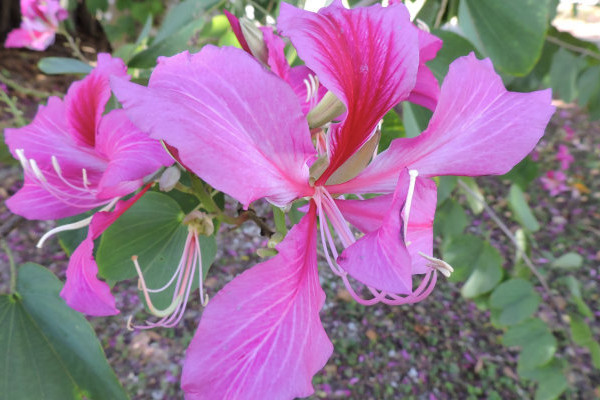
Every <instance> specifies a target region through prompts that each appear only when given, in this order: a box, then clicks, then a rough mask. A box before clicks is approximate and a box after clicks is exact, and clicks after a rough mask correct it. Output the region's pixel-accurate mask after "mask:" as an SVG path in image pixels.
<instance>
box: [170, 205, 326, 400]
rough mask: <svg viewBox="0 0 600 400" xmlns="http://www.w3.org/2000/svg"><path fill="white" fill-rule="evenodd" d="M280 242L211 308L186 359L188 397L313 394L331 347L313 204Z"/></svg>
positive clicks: (228, 399)
mask: <svg viewBox="0 0 600 400" xmlns="http://www.w3.org/2000/svg"><path fill="white" fill-rule="evenodd" d="M277 249H278V251H279V254H278V255H277V256H275V257H274V258H272V259H270V260H269V261H266V262H263V263H261V264H258V265H256V266H255V267H253V268H252V269H250V270H247V271H245V272H244V273H243V274H241V275H240V276H238V277H237V278H235V279H234V280H233V281H232V282H230V283H229V284H227V285H226V286H225V287H224V288H223V289H221V291H220V292H219V293H218V294H217V295H216V296H215V297H214V299H212V300H211V301H210V302H209V304H208V306H207V307H206V309H205V311H204V313H203V315H202V319H201V321H200V326H199V327H198V330H197V331H196V334H195V336H194V339H193V340H192V343H191V345H190V347H189V348H188V350H187V353H186V359H185V364H184V366H183V377H182V388H183V390H184V392H185V394H186V396H185V398H186V399H187V400H192V399H193V400H199V399H223V400H231V399H236V400H244V399H248V400H254V399H273V400H279V399H292V398H295V397H305V396H308V395H310V394H312V393H313V391H314V390H313V387H312V383H311V381H312V377H313V376H314V374H315V373H316V372H317V371H319V370H320V369H321V368H323V367H324V366H325V363H326V362H327V359H328V358H329V356H330V355H331V352H332V350H333V346H332V344H331V342H330V341H329V339H328V338H327V335H326V333H325V330H324V329H323V326H322V324H321V321H320V319H319V310H320V309H321V307H322V306H323V303H324V301H325V293H324V292H323V290H322V289H321V287H320V285H319V279H318V275H317V255H316V225H315V206H314V204H313V205H312V206H311V208H310V210H309V212H308V214H307V215H305V216H304V217H303V218H302V220H301V221H300V222H299V223H298V224H297V225H296V226H295V227H294V228H292V230H291V231H290V232H289V234H288V236H287V237H286V238H285V239H284V241H283V242H281V243H280V244H279V246H278V248H277Z"/></svg>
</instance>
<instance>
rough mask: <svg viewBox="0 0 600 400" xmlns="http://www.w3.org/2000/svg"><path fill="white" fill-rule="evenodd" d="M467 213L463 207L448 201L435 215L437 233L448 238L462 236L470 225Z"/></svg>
mask: <svg viewBox="0 0 600 400" xmlns="http://www.w3.org/2000/svg"><path fill="white" fill-rule="evenodd" d="M468 222H469V221H468V219H467V213H465V210H464V209H463V207H462V206H461V205H460V204H459V203H458V202H457V201H455V200H453V199H447V200H446V201H444V202H443V203H442V205H441V206H440V207H438V209H437V211H436V213H435V224H434V228H435V232H436V234H437V235H441V236H442V237H444V238H446V237H448V236H453V235H459V234H461V233H462V232H463V231H464V230H465V228H466V227H467V224H468Z"/></svg>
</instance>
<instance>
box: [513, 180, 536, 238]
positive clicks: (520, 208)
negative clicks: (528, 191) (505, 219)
mask: <svg viewBox="0 0 600 400" xmlns="http://www.w3.org/2000/svg"><path fill="white" fill-rule="evenodd" d="M508 205H509V206H510V208H511V209H512V211H513V212H514V213H515V218H516V220H517V221H518V222H520V223H521V225H523V226H524V227H525V228H526V229H527V230H528V231H530V232H537V231H538V230H539V229H540V224H539V223H538V221H537V219H536V218H535V216H534V215H533V212H531V208H529V205H528V204H527V200H525V195H524V194H523V191H522V190H521V188H520V187H519V186H517V185H511V186H510V191H509V193H508Z"/></svg>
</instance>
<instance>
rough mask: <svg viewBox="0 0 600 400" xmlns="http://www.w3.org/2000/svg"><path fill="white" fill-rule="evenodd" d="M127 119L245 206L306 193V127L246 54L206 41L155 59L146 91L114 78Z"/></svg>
mask: <svg viewBox="0 0 600 400" xmlns="http://www.w3.org/2000/svg"><path fill="white" fill-rule="evenodd" d="M112 86H113V89H114V91H115V93H116V95H117V98H119V100H120V101H121V102H122V103H123V105H124V108H125V111H126V112H127V115H128V116H129V118H130V119H131V120H132V121H133V122H134V124H135V125H137V126H138V127H139V128H140V129H141V130H142V131H144V132H149V133H150V135H151V137H153V138H155V139H163V140H165V141H166V142H167V143H168V144H170V145H171V146H173V147H175V148H177V150H178V152H179V156H180V157H181V159H182V161H183V162H184V163H185V165H186V166H187V167H189V168H190V169H191V170H192V171H193V172H194V173H196V174H197V175H198V176H200V177H201V178H202V179H204V180H205V181H207V182H208V183H209V184H210V185H211V186H213V187H214V188H216V189H218V190H220V191H222V192H225V193H227V194H229V195H230V196H232V197H234V198H236V199H237V200H239V201H240V202H241V203H243V204H245V205H248V204H249V203H251V202H252V201H254V200H256V199H259V198H261V197H267V198H268V199H269V200H270V201H272V202H273V203H275V204H278V205H284V204H287V203H289V202H290V201H292V200H294V199H295V198H298V197H303V196H305V195H310V194H311V193H312V188H311V187H309V186H308V175H309V171H308V166H307V164H306V162H307V160H308V159H309V158H311V157H312V156H314V154H315V149H314V147H313V145H312V142H311V140H310V133H309V130H308V124H307V122H306V119H305V118H304V116H303V114H302V110H301V109H300V105H299V103H298V101H297V99H296V97H295V95H294V93H293V92H292V90H291V89H290V87H289V86H288V85H287V84H286V83H285V82H284V81H283V80H281V79H280V78H278V77H277V76H275V75H274V74H272V73H270V72H268V71H267V70H265V69H264V68H263V67H262V66H261V65H260V64H259V63H258V62H257V61H256V60H255V59H254V58H252V57H251V56H249V55H248V54H246V53H245V52H243V51H241V50H239V49H236V48H232V47H225V48H217V47H214V46H205V47H204V48H203V49H202V51H200V52H199V53H197V54H194V55H190V54H188V53H187V52H184V53H181V54H178V55H176V56H174V57H170V58H162V59H160V60H159V64H158V66H157V67H156V69H155V70H154V72H153V73H152V77H151V79H150V84H149V87H148V88H145V87H142V86H139V85H135V84H132V83H128V82H125V81H122V80H118V79H115V80H113V84H112Z"/></svg>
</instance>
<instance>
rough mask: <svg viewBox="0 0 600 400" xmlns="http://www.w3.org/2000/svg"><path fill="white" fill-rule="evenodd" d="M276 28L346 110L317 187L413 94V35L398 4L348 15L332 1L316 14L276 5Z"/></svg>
mask: <svg viewBox="0 0 600 400" xmlns="http://www.w3.org/2000/svg"><path fill="white" fill-rule="evenodd" d="M278 27H279V30H280V31H281V32H282V33H283V34H284V35H286V36H289V37H290V39H291V40H292V43H293V44H294V46H295V47H296V49H297V50H298V55H299V56H300V58H302V59H303V60H304V61H305V63H306V65H307V67H309V68H310V69H311V70H313V71H315V72H316V74H317V76H318V77H319V80H320V82H321V83H322V84H323V85H324V86H325V87H327V89H329V90H330V91H332V92H333V93H334V94H335V95H336V96H338V98H340V99H341V100H342V101H343V102H344V103H345V104H346V106H347V109H348V114H347V117H346V119H345V121H344V125H343V127H342V129H339V130H337V131H336V133H335V134H334V135H332V137H331V152H332V158H331V162H330V165H329V168H328V169H327V171H326V172H325V173H324V174H323V175H322V176H321V178H320V180H319V182H318V183H323V182H326V180H327V178H328V177H329V176H330V175H331V174H332V173H333V172H334V171H335V170H336V169H337V168H338V167H339V166H340V165H341V164H342V163H343V162H344V161H345V160H346V159H347V158H348V157H350V156H351V155H352V154H354V152H356V150H358V149H359V148H360V146H361V145H362V144H363V143H364V142H366V140H368V137H369V135H370V134H371V133H372V131H373V129H374V128H375V127H376V125H377V123H378V122H379V121H380V120H381V118H383V116H384V115H385V113H386V112H387V111H388V110H390V109H391V108H392V107H393V106H394V105H395V104H397V103H398V102H400V101H402V100H406V98H407V97H408V95H409V93H410V91H411V90H412V89H413V87H414V85H415V82H416V75H417V68H418V62H419V59H418V57H419V54H418V39H417V30H416V29H415V28H414V27H413V26H412V24H411V22H410V18H409V14H408V11H407V10H406V7H405V6H404V5H403V4H396V5H392V6H389V7H386V8H382V7H381V6H379V5H374V6H371V7H365V8H356V9H352V10H348V9H345V8H344V7H342V6H341V3H340V2H337V1H336V2H334V4H332V5H331V6H329V7H327V8H323V9H321V10H320V11H319V12H318V13H311V12H308V11H304V10H301V9H297V8H295V7H293V6H291V5H289V4H286V3H282V4H281V12H280V17H279V22H278ZM366 44H368V45H366Z"/></svg>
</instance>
